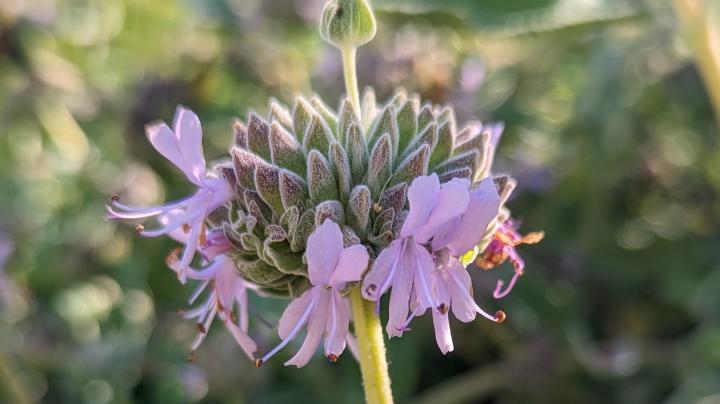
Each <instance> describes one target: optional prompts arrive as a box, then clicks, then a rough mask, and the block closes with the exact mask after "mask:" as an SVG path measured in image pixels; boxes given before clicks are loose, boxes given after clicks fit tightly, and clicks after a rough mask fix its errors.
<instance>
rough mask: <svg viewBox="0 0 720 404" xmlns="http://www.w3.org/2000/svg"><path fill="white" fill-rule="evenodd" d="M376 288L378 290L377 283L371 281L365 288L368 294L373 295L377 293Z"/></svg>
mask: <svg viewBox="0 0 720 404" xmlns="http://www.w3.org/2000/svg"><path fill="white" fill-rule="evenodd" d="M376 290H377V285H375V284H374V283H371V284H370V285H368V286H367V287H366V288H365V293H367V294H368V295H372V294H373V293H375V291H376Z"/></svg>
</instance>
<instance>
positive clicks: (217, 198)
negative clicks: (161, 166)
mask: <svg viewBox="0 0 720 404" xmlns="http://www.w3.org/2000/svg"><path fill="white" fill-rule="evenodd" d="M146 132H147V136H148V139H149V140H150V143H152V145H153V146H154V147H155V149H156V150H157V151H158V152H159V153H160V154H162V155H163V156H164V157H165V158H166V159H168V160H170V162H171V163H173V164H174V165H175V166H176V167H177V168H179V169H180V170H181V171H182V172H183V173H185V176H186V177H187V178H188V180H189V181H190V182H191V183H193V184H194V185H195V186H197V188H198V190H197V191H196V192H195V194H193V195H192V196H190V197H188V198H185V199H182V200H180V201H176V202H172V203H168V204H166V205H162V206H156V207H150V208H133V207H129V206H126V205H124V204H121V203H120V202H119V201H118V199H117V197H114V198H113V200H112V202H111V203H110V206H108V208H107V210H108V218H110V219H130V220H138V219H151V218H155V219H156V221H158V223H159V224H160V226H159V227H158V228H156V229H152V230H148V229H146V228H145V227H143V226H142V225H138V234H140V235H142V236H145V237H157V236H161V235H168V234H169V233H171V232H173V231H175V230H177V229H183V230H184V231H186V232H187V233H189V234H188V242H187V243H186V247H185V251H184V253H183V256H182V259H181V261H180V268H185V267H187V266H188V265H189V264H190V262H191V261H192V258H193V256H194V255H195V251H196V250H197V247H198V240H199V238H200V237H201V235H202V234H203V233H204V231H205V230H204V222H205V218H206V217H207V215H209V214H210V213H212V212H213V211H214V210H215V209H217V208H218V207H220V206H222V205H223V204H225V203H226V202H228V201H229V200H230V199H231V197H232V195H233V192H232V189H231V188H230V185H229V184H228V183H227V181H225V180H224V179H222V178H217V177H215V176H214V175H212V173H209V172H208V171H207V168H206V165H205V157H204V155H203V148H202V129H201V127H200V120H199V119H198V117H197V115H195V113H194V112H192V111H190V110H189V109H186V108H184V107H178V108H177V110H176V111H175V118H174V120H173V129H170V127H168V126H167V125H166V124H165V123H163V122H160V123H155V124H152V125H148V126H147V127H146ZM168 217H171V218H172V220H169V221H165V222H164V223H163V222H162V221H161V220H158V219H160V218H168Z"/></svg>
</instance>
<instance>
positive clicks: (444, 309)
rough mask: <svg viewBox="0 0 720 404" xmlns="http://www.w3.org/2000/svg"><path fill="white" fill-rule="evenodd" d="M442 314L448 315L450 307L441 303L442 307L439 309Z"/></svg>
mask: <svg viewBox="0 0 720 404" xmlns="http://www.w3.org/2000/svg"><path fill="white" fill-rule="evenodd" d="M437 309H438V311H439V312H440V314H447V313H448V310H449V309H450V307H449V306H448V305H447V304H445V303H440V306H438V307H437Z"/></svg>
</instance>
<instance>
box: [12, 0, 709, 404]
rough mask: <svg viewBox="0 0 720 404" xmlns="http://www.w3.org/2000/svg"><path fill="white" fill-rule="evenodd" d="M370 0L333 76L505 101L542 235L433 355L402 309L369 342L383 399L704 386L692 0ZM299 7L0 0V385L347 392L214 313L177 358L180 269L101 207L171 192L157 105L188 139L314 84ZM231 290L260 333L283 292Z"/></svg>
mask: <svg viewBox="0 0 720 404" xmlns="http://www.w3.org/2000/svg"><path fill="white" fill-rule="evenodd" d="M374 4H375V7H376V8H377V11H378V18H379V33H378V36H377V37H376V39H375V40H374V41H372V42H371V43H370V44H369V45H368V46H365V47H363V48H362V49H361V51H360V53H359V66H358V69H359V79H360V84H361V86H364V85H372V86H374V87H375V89H376V91H377V93H378V95H379V98H380V99H385V98H386V97H388V96H390V95H391V94H392V92H393V89H394V88H396V87H398V86H403V87H405V88H407V89H408V90H411V91H417V92H419V93H420V94H422V96H423V98H424V99H429V100H432V101H434V102H449V103H452V104H454V105H455V106H456V109H457V114H458V116H459V118H460V121H464V120H467V119H473V118H477V119H481V120H502V121H505V123H506V127H507V129H506V131H505V135H504V138H503V140H502V143H501V145H500V148H499V155H498V157H497V163H496V164H497V165H496V167H497V168H498V171H502V172H508V173H511V174H512V175H514V176H515V177H517V178H518V180H519V183H520V186H519V188H518V190H517V192H516V194H515V196H514V198H513V200H512V203H511V206H512V208H513V211H514V215H515V216H517V217H518V218H519V219H521V220H522V222H523V229H524V230H526V231H532V230H544V231H545V232H546V234H547V236H546V239H545V240H544V241H543V242H542V244H540V245H538V246H533V247H521V254H523V255H524V257H525V258H526V260H527V263H528V268H527V273H526V276H524V277H523V278H522V279H521V282H520V283H519V285H518V287H517V288H516V290H515V291H514V293H513V294H511V295H510V296H509V297H507V298H505V299H503V300H502V301H500V302H497V301H494V300H493V299H492V297H491V291H492V288H493V286H494V282H495V279H497V277H498V276H501V277H504V278H507V277H509V276H510V274H511V269H510V268H509V267H503V268H501V269H498V270H495V271H493V272H482V271H479V270H478V271H477V272H475V273H474V275H473V276H474V281H475V290H476V295H477V297H478V299H479V301H480V302H481V304H482V305H483V306H485V307H487V308H489V309H493V308H497V307H502V308H503V309H504V310H505V311H506V312H507V313H508V315H509V317H508V321H507V322H506V323H505V324H503V325H502V326H497V325H494V324H491V323H488V322H484V321H482V320H477V321H475V322H474V323H471V324H460V323H457V322H456V324H454V325H453V333H454V338H455V346H456V349H455V351H454V352H452V353H450V354H448V355H447V356H446V357H443V355H442V354H441V353H440V352H439V350H438V349H437V347H436V345H435V342H434V338H433V335H432V327H431V324H430V321H429V319H428V318H427V317H425V318H422V319H418V320H416V321H415V322H414V329H413V331H412V332H410V333H408V334H406V336H404V337H403V338H402V339H394V340H392V341H390V342H389V344H388V348H389V355H390V361H391V376H392V380H393V387H394V392H395V396H396V399H397V401H398V402H421V403H455V402H468V403H528V402H530V403H669V404H670V403H672V404H675V403H678V404H679V403H698V404H711V403H718V402H720V271H719V270H718V269H719V268H720V234H719V231H718V229H719V228H718V224H719V222H720V203H718V191H719V190H720V145H719V144H718V140H719V139H720V138H719V137H718V124H717V121H716V120H715V116H716V115H715V114H714V110H713V107H712V105H713V103H712V100H713V95H714V94H715V96H716V97H717V94H720V80H718V77H720V70H715V72H714V73H713V62H714V63H715V65H714V66H715V67H718V66H720V10H718V8H720V7H718V5H717V4H718V3H717V2H715V1H714V0H677V1H675V3H674V4H673V3H671V2H668V1H654V0H647V1H641V0H637V1H611V0H582V1H581V0H503V1H501V0H487V1H482V2H481V1H471V0H444V1H442V2H436V1H430V0H416V1H412V0H376V1H375V2H374ZM322 5H323V0H292V1H291V0H264V1H261V0H184V1H168V0H155V1H145V0H122V1H102V0H2V1H0V269H2V272H0V402H7V403H16V402H18V403H19V402H23V401H24V400H26V401H43V402H48V403H97V404H101V403H131V402H132V403H134V402H139V403H193V402H209V403H220V402H233V403H245V402H247V403H290V402H293V403H300V402H308V403H357V402H360V401H361V400H362V389H361V386H360V374H359V371H358V369H357V366H356V364H355V363H354V361H353V359H352V357H351V356H350V355H345V356H344V357H343V358H342V360H341V361H340V362H339V363H337V364H331V363H328V361H326V360H323V359H322V358H320V357H319V358H318V359H316V360H314V361H312V362H311V363H310V364H309V365H308V366H307V367H305V368H304V369H301V370H297V369H295V368H284V367H283V366H282V362H283V361H284V360H285V359H286V357H288V355H289V354H290V352H289V351H287V350H286V351H285V352H283V353H281V354H280V356H279V357H277V358H276V359H275V360H273V361H271V362H270V363H269V364H267V365H266V366H265V367H264V368H263V369H261V370H257V369H255V368H254V367H253V366H252V364H251V363H250V362H248V361H247V360H246V358H245V357H244V355H243V354H242V352H241V351H240V349H239V348H237V347H236V346H235V345H234V342H233V340H232V338H231V337H230V335H229V334H228V333H227V332H225V330H224V329H223V328H222V327H221V326H217V325H216V327H213V329H212V330H211V333H210V335H209V337H208V339H207V340H206V342H205V344H204V345H203V346H202V347H201V348H200V350H199V351H198V353H197V363H190V362H188V360H187V358H188V353H189V345H190V342H191V340H192V338H193V336H194V333H195V332H196V329H195V326H194V324H192V322H188V321H184V320H182V319H181V318H180V317H179V316H177V315H176V310H177V309H182V308H184V307H185V299H186V298H187V296H188V295H189V293H190V291H191V290H190V289H188V288H183V287H180V286H179V285H178V283H177V281H176V278H175V275H174V274H173V273H172V272H171V271H169V270H167V269H166V268H165V266H164V257H165V255H166V253H167V252H168V251H169V250H170V249H171V248H172V247H173V244H172V242H170V241H167V240H159V239H157V240H156V239H142V240H141V239H139V238H138V237H136V235H135V232H134V229H133V228H131V227H126V226H122V225H117V224H115V223H110V222H107V221H105V220H104V219H103V216H104V204H105V202H106V201H107V200H108V198H109V196H110V195H113V194H122V195H123V196H124V197H125V198H126V199H127V200H129V201H130V202H132V203H135V204H138V205H144V204H150V203H155V202H159V201H163V200H169V199H172V198H177V197H179V196H182V195H184V194H186V193H187V192H188V191H189V190H190V187H189V185H188V184H186V183H185V182H184V180H183V176H182V175H181V174H179V173H178V172H176V171H175V170H174V168H173V167H171V166H170V165H169V164H168V163H167V162H166V161H165V160H164V159H162V158H161V157H160V156H159V155H158V154H156V153H155V151H154V150H153V149H152V148H151V147H150V145H149V144H148V143H147V141H146V139H145V135H144V130H143V125H144V124H145V123H147V122H148V121H151V120H155V119H165V120H171V119H172V113H173V110H174V108H175V106H176V104H179V103H181V104H185V105H188V106H189V107H191V108H192V109H194V110H195V111H196V112H197V113H198V114H199V116H200V117H201V120H202V121H203V126H204V132H205V152H206V156H207V157H208V159H213V158H222V157H223V155H224V152H225V150H226V148H227V146H228V145H229V143H230V142H231V136H232V135H231V133H232V131H231V128H230V123H231V119H232V118H233V117H234V116H240V117H245V116H247V113H248V111H250V110H251V109H254V110H256V111H258V112H260V113H262V114H264V113H266V112H267V105H268V104H267V102H268V98H269V97H275V98H277V99H279V100H281V101H284V102H291V101H292V100H293V97H294V95H296V94H298V93H303V94H310V93H311V92H317V93H318V94H320V95H321V96H322V97H323V98H325V99H326V100H329V101H328V103H329V104H331V105H333V104H335V103H336V100H338V98H339V96H340V94H341V93H342V92H343V82H342V72H341V64H340V59H339V55H338V53H337V51H336V50H335V49H333V48H331V47H329V46H328V45H326V44H324V43H323V42H322V41H321V40H320V38H319V36H318V35H317V32H316V24H317V19H318V17H319V14H320V10H321V8H322ZM678 16H680V17H682V18H679V17H678ZM694 61H699V62H700V65H699V66H700V68H698V67H697V66H698V65H697V64H695V63H694ZM713 74H715V76H713ZM713 83H715V84H717V85H714V84H713ZM718 99H719V98H716V101H717V100H718ZM717 105H718V106H720V103H718V104H717ZM717 111H718V112H719V114H718V115H717V116H720V109H718V110H717ZM252 303H253V304H252V308H251V313H252V314H253V322H252V324H251V328H252V333H253V335H254V336H255V337H256V338H257V340H258V343H259V345H260V346H261V347H264V348H265V349H267V348H268V347H271V346H273V345H274V344H275V343H276V337H275V330H274V329H273V326H272V325H273V323H274V322H275V321H276V320H277V319H278V317H279V314H280V312H281V310H282V308H283V305H284V302H283V301H280V300H259V299H255V300H253V302H252ZM261 349H262V348H261Z"/></svg>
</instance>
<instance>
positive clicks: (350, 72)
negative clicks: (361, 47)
mask: <svg viewBox="0 0 720 404" xmlns="http://www.w3.org/2000/svg"><path fill="white" fill-rule="evenodd" d="M340 52H341V53H342V62H343V75H344V76H345V91H346V92H347V96H348V98H349V99H350V102H351V103H352V106H353V107H354V108H355V111H357V113H358V118H359V117H360V114H361V111H360V92H359V91H358V84H357V72H356V70H355V54H356V53H357V48H355V47H345V48H342V49H340Z"/></svg>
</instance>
